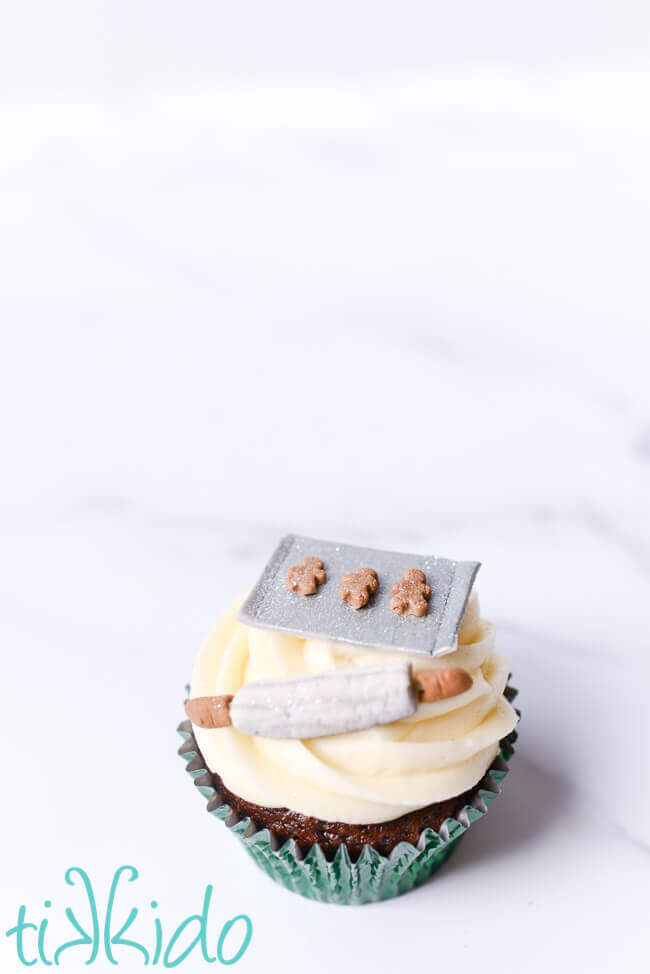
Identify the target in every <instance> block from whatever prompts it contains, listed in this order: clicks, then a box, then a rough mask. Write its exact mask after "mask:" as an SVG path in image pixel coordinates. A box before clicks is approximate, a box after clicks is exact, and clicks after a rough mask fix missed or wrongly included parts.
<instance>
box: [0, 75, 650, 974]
mask: <svg viewBox="0 0 650 974" xmlns="http://www.w3.org/2000/svg"><path fill="white" fill-rule="evenodd" d="M648 80H650V79H649V78H648V76H647V72H646V73H644V72H643V71H642V70H641V69H639V71H638V72H634V71H630V70H614V69H608V70H602V69H595V68H593V69H592V68H584V69H583V70H582V71H575V72H573V73H570V74H561V73H560V74H558V73H553V72H548V73H546V74H537V75H531V74H525V73H517V72H516V71H514V72H512V73H511V74H508V75H507V76H501V75H499V76H496V75H494V74H491V73H489V72H488V73H486V74H485V75H472V76H471V77H469V76H465V75H459V74H453V73H451V74H442V75H427V74H425V75H422V76H419V77H418V78H417V79H410V78H401V79H400V78H396V79H388V80H383V81H381V83H380V82H376V83H375V82H361V81H358V82H353V81H348V82H345V83H344V82H342V81H341V82H336V83H326V82H318V81H315V80H311V81H309V82H305V83H304V84H301V85H298V84H288V83H286V84H285V83H283V82H280V81H277V80H276V81H271V82H269V83H266V84H261V83H259V84H258V83H250V84H248V83H244V82H241V83H238V84H235V83H232V84H229V85H224V86H222V87H215V88H214V89H211V90H203V91H200V92H197V91H194V92H181V93H179V92H175V91H171V92H169V91H157V92H154V93H149V94H143V95H142V96H138V97H136V98H134V99H132V100H130V101H128V103H126V102H123V103H119V104H117V103H115V102H106V101H101V100H95V101H93V100H85V99H84V98H83V97H81V96H79V97H76V98H67V99H66V98H58V99H56V98H55V99H53V100H49V101H48V100H46V99H44V98H41V99H38V98H32V99H31V100H29V101H27V102H24V103H20V104H19V103H18V102H11V101H10V102H9V103H8V104H7V105H6V106H5V107H4V108H3V109H2V110H1V111H0V115H1V118H2V128H3V132H4V133H5V135H6V136H7V139H6V142H5V148H6V151H3V156H2V159H0V173H1V176H2V178H1V179H0V205H1V207H2V212H3V220H2V226H1V227H0V238H1V239H0V244H1V247H2V255H3V257H2V259H3V267H4V273H3V284H2V299H1V300H2V314H1V317H2V318H3V319H4V321H5V323H8V324H9V325H10V330H9V336H8V337H9V340H8V343H7V344H6V346H5V351H4V353H3V356H2V360H1V362H0V370H1V373H2V382H1V383H0V400H1V403H2V424H3V461H4V462H3V474H2V482H1V485H0V493H1V496H2V500H3V507H2V514H1V522H0V523H1V525H2V566H3V567H2V578H1V585H0V600H1V603H2V613H1V617H2V641H3V652H2V662H1V664H0V665H1V666H2V671H1V673H2V685H3V695H2V700H3V709H4V716H5V728H6V735H7V737H6V745H5V762H4V771H3V789H2V791H3V802H2V818H3V825H4V827H3V828H2V830H1V841H2V862H3V883H2V891H1V892H0V910H1V917H2V922H3V930H6V929H7V928H8V927H9V925H10V923H11V922H13V920H14V918H15V910H16V909H17V906H18V904H19V903H27V904H28V905H30V906H31V907H33V908H34V909H41V908H42V901H43V899H44V898H45V897H47V896H50V897H52V899H53V900H55V901H57V902H58V903H60V902H61V901H62V889H63V873H64V870H65V869H66V868H67V867H69V866H71V865H84V866H85V868H87V869H88V870H89V871H90V872H91V873H92V874H93V876H94V877H95V878H96V882H97V883H98V884H103V886H105V885H106V884H107V883H108V882H109V881H110V876H111V874H112V870H113V869H114V868H115V867H116V866H118V865H121V864H123V863H129V862H133V863H134V864H135V865H137V866H138V868H139V869H140V871H141V877H142V878H141V880H140V882H141V884H142V889H143V890H144V891H146V892H143V893H142V899H143V902H144V903H145V905H146V901H147V899H148V897H150V896H154V895H155V897H156V898H157V900H158V901H159V902H160V904H161V913H162V912H164V914H165V916H166V917H168V918H169V922H170V923H171V922H172V921H171V918H173V917H179V916H183V915H187V913H188V912H190V911H192V910H198V909H199V907H200V901H201V897H202V891H203V888H204V886H205V884H206V883H208V882H215V883H216V884H217V894H216V896H217V900H216V903H217V909H216V912H217V915H218V916H219V917H220V918H221V919H222V920H225V919H227V918H229V917H230V916H232V915H233V914H234V913H237V912H246V913H248V914H249V915H250V916H251V918H252V920H253V923H254V927H255V931H254V936H253V942H252V945H251V948H250V950H249V953H248V955H247V956H246V957H245V958H244V959H243V960H242V961H241V963H240V964H239V965H238V966H239V969H241V970H242V971H244V970H246V971H259V970H263V969H266V970H278V971H280V970H282V971H283V972H298V971H301V970H304V969H309V970H312V971H314V972H316V971H318V972H320V971H323V972H325V971H330V970H331V969H332V962H331V954H332V951H333V950H334V951H335V952H336V968H337V969H338V970H340V971H341V972H342V974H347V972H357V971H360V970H371V969H373V970H378V971H384V970H386V971H388V970H390V971H395V970H398V969H400V967H404V968H405V969H407V970H408V969H413V970H418V969H420V968H421V967H422V966H424V965H425V964H426V966H427V967H429V966H432V967H433V966H434V961H435V967H436V968H442V967H443V966H444V967H445V968H447V967H448V968H449V969H450V970H454V971H455V972H462V971H468V972H469V971H472V972H474V971H476V970H481V971H484V972H492V971H493V972H502V971H504V970H509V969H515V968H516V969H517V970H519V971H526V972H528V971H530V972H538V971H539V972H542V971H547V970H549V969H553V970H556V971H562V972H564V971H589V972H596V971H605V970H620V971H625V972H637V971H639V972H640V971H646V970H647V967H648V961H649V959H650V958H649V954H650V941H649V933H648V887H649V880H650V855H649V852H650V814H649V811H648V809H649V808H650V793H649V791H650V767H649V762H650V757H649V742H650V718H649V716H648V707H647V701H646V697H647V688H648V685H649V681H650V663H649V660H650V653H649V650H650V646H649V644H648V621H647V617H648V608H649V597H648V592H649V588H648V586H649V581H650V518H649V516H648V515H649V510H648V496H649V493H650V401H649V396H648V358H649V355H650V336H649V333H648V295H647V266H648V256H649V254H648V241H647V236H646V234H647V226H648V193H647V171H648V164H649V162H650V152H649V147H648V139H647V129H645V130H644V129H642V128H640V127H639V126H638V125H637V124H636V119H637V118H639V117H643V114H642V112H643V109H642V96H641V93H642V92H643V91H644V90H647V82H648ZM644 275H645V279H644ZM286 531H296V532H304V533H306V534H312V535H315V536H322V537H331V538H335V539H342V540H347V541H350V542H354V543H357V544H362V545H365V544H368V545H377V546H381V547H393V548H397V549H404V550H407V551H408V550H415V551H417V550H421V551H424V552H429V551H435V552H437V553H439V554H441V555H444V556H449V557H456V558H464V559H472V558H478V559H480V560H481V561H482V563H483V568H482V570H481V573H480V579H479V591H480V594H481V600H482V605H483V610H484V614H485V615H486V616H487V617H488V618H490V619H492V620H494V621H495V622H496V623H497V625H498V646H499V647H500V649H501V650H502V651H504V652H505V653H507V654H508V655H509V656H510V657H511V659H512V669H513V674H514V683H515V684H516V685H517V686H518V687H519V688H520V697H519V701H518V702H519V705H520V707H521V709H522V712H523V719H522V723H521V727H520V732H521V734H520V741H519V746H518V750H517V754H516V756H515V759H514V761H513V763H512V772H511V774H510V775H509V777H508V779H507V780H506V782H505V787H504V792H503V794H502V796H501V797H499V799H498V800H497V801H496V802H495V803H494V804H493V805H492V807H491V809H490V812H489V814H488V816H487V817H486V818H485V819H484V820H483V821H481V822H480V823H478V824H477V825H476V826H474V827H473V828H472V830H471V832H470V833H469V835H468V836H467V838H466V839H465V841H464V843H463V844H462V845H461V846H460V847H459V849H458V852H457V853H456V854H455V857H454V859H453V860H452V861H451V862H450V863H449V865H448V866H447V867H446V868H445V869H444V870H443V871H442V872H441V873H440V874H439V876H438V877H437V878H436V879H435V880H434V881H433V882H432V883H430V884H428V885H426V886H424V887H423V888H421V889H420V890H418V891H416V892H414V893H412V894H409V895H408V896H406V897H402V898H401V899H398V900H394V901H391V902H389V903H386V904H381V905H377V906H373V907H366V908H363V909H341V908H336V907H328V906H323V905H317V904H312V903H310V902H307V901H303V900H302V899H300V898H299V897H296V896H291V894H289V893H286V892H284V891H283V890H281V889H279V888H275V887H274V886H273V885H272V884H271V883H270V882H269V881H268V880H267V879H266V878H265V877H263V876H262V875H261V874H258V873H257V871H256V870H255V867H254V865H253V864H252V863H249V861H248V860H247V858H246V857H245V856H244V854H243V853H242V852H241V851H240V849H239V848H238V846H237V845H236V844H235V842H234V841H233V840H232V839H230V838H229V837H228V836H227V835H226V834H225V831H224V830H223V828H221V827H220V826H219V825H218V824H217V823H216V822H214V821H212V820H211V819H210V818H209V817H208V816H207V815H206V814H205V812H204V811H203V810H202V807H201V801H200V799H199V797H198V795H196V794H194V793H193V789H192V787H191V784H190V781H189V779H188V778H187V777H186V776H185V775H184V773H183V770H182V766H181V762H180V761H179V759H178V758H177V757H176V754H175V750H176V747H177V745H178V742H177V739H176V736H175V727H176V724H177V723H178V720H179V719H180V717H181V704H182V694H183V685H184V683H185V681H186V680H187V679H188V677H189V673H190V668H191V665H192V661H193V657H194V654H195V652H196V649H197V647H198V645H199V642H200V640H201V638H202V636H203V635H204V634H205V633H206V631H207V630H208V629H209V628H210V626H211V625H212V623H213V621H214V619H215V617H216V616H217V615H218V614H219V613H220V612H221V610H222V609H223V607H224V606H225V605H227V604H228V603H229V601H230V600H231V599H232V598H233V597H234V596H236V595H237V594H239V593H240V592H243V591H245V589H246V588H247V586H249V585H250V584H251V582H252V581H253V580H254V579H255V578H256V577H257V574H258V573H259V571H260V569H261V566H262V564H263V562H264V560H265V558H266V556H267V554H268V552H269V551H270V550H271V548H272V547H273V545H274V544H275V542H276V540H277V539H278V537H279V536H280V535H281V534H282V533H284V532H286ZM55 906H56V903H55ZM0 941H1V942H0V952H5V951H9V947H8V941H7V940H6V938H5V937H4V936H3V937H2V938H0ZM2 956H3V957H4V956H5V954H4V953H2ZM12 963H16V962H15V957H14V959H13V960H12V958H11V955H10V954H9V953H8V954H7V960H6V961H5V962H4V963H3V970H4V969H5V966H6V965H8V966H6V969H8V970H13V969H14V968H13V967H11V964H12ZM125 963H128V962H126V961H125ZM132 963H136V962H132ZM137 963H139V961H138V962H137ZM69 966H70V969H76V968H75V965H74V963H73V961H72V960H71V961H70V965H69ZM201 966H202V965H201V964H200V963H199V962H198V961H197V962H196V966H192V968H191V969H192V970H197V971H198V970H200V969H201ZM96 967H97V968H100V969H101V967H102V962H101V961H98V962H97V964H96ZM16 969H18V968H16ZM79 969H80V968H79ZM107 969H108V965H107ZM128 969H131V968H128ZM134 969H135V968H134Z"/></svg>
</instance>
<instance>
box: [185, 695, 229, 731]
mask: <svg viewBox="0 0 650 974" xmlns="http://www.w3.org/2000/svg"><path fill="white" fill-rule="evenodd" d="M232 697H233V695H232V693H225V694H223V696H221V697H194V699H193V700H186V701H185V713H186V714H187V716H188V717H189V718H190V720H191V721H192V723H193V724H194V725H195V726H196V727H230V726H231V724H232V721H231V719H230V701H231V700H232Z"/></svg>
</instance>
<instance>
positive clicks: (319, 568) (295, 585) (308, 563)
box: [284, 555, 327, 595]
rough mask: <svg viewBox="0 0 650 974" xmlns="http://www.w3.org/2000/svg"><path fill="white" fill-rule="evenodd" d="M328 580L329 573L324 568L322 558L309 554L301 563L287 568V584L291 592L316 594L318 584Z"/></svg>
mask: <svg viewBox="0 0 650 974" xmlns="http://www.w3.org/2000/svg"><path fill="white" fill-rule="evenodd" d="M326 581H327V575H326V574H325V571H324V569H323V562H322V561H321V560H320V558H314V557H313V556H311V555H309V556H307V558H303V560H302V561H301V562H300V564H299V565H291V567H290V568H287V577H286V580H285V583H284V584H285V585H286V586H287V588H288V589H289V591H290V592H297V593H298V595H315V594H316V592H317V591H318V586H319V585H322V584H323V583H324V582H326Z"/></svg>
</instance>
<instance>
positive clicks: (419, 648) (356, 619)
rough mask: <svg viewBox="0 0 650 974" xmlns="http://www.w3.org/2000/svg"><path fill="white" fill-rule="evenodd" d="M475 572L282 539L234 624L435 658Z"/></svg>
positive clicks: (440, 561) (468, 566) (452, 636)
mask: <svg viewBox="0 0 650 974" xmlns="http://www.w3.org/2000/svg"><path fill="white" fill-rule="evenodd" d="M479 567H480V563H479V562H477V561H451V560H449V559H447V558H437V557H435V556H434V555H406V554H402V553H400V552H397V551H379V550H377V549H374V548H360V547H356V546H355V545H346V544H337V543H336V542H334V541H321V540H318V539H316V538H304V537H300V536H298V535H295V534H289V535H287V536H286V537H285V538H283V539H282V541H281V542H280V544H279V545H278V547H277V548H276V549H275V551H274V552H273V554H272V555H271V558H270V559H269V561H268V563H267V565H266V568H265V569H264V571H263V572H262V575H261V577H260V579H259V580H258V582H257V584H256V585H255V587H254V588H253V590H252V592H251V593H250V594H249V596H248V598H247V599H246V601H245V602H244V604H243V605H242V607H241V609H240V610H239V613H238V616H237V618H238V619H239V620H240V621H241V622H244V623H245V624H246V625H247V626H257V627H259V628H261V629H278V630H280V631H282V632H287V633H290V634H292V635H294V636H301V637H302V638H309V637H312V638H316V639H326V640H335V641H338V642H344V643H352V644H353V645H357V646H368V647H370V648H372V649H384V650H390V651H391V652H396V651H402V652H405V653H422V654H425V655H427V656H441V655H443V654H444V653H449V652H452V651H453V650H454V649H455V648H456V646H457V644H458V630H459V628H460V623H461V620H462V618H463V613H464V612H465V606H466V605H467V600H468V598H469V594H470V592H471V589H472V585H473V583H474V579H475V577H476V573H477V572H478V570H479Z"/></svg>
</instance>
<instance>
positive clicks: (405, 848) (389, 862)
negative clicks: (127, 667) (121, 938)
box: [178, 686, 517, 905]
mask: <svg viewBox="0 0 650 974" xmlns="http://www.w3.org/2000/svg"><path fill="white" fill-rule="evenodd" d="M516 695H517V690H515V689H514V688H513V687H510V686H508V687H507V688H506V690H505V696H506V698H507V699H508V700H509V701H512V700H514V698H515V696H516ZM178 732H179V734H180V735H181V737H182V738H183V740H184V743H183V744H182V745H181V747H180V748H179V750H178V753H179V754H180V756H181V757H182V758H183V759H184V760H185V761H186V762H187V765H186V770H187V772H188V773H189V774H190V775H191V776H192V778H193V779H194V784H195V785H196V787H197V788H198V790H199V791H200V792H201V794H202V795H203V797H204V798H205V799H206V800H207V808H208V811H209V812H210V814H211V815H214V816H215V817H216V818H219V819H221V821H222V822H224V823H225V825H226V826H227V828H228V829H229V830H230V832H231V833H232V834H233V835H236V836H237V838H238V839H240V841H241V843H242V845H243V846H244V848H245V849H246V851H247V852H248V853H249V855H251V856H252V857H253V859H254V860H255V862H256V863H257V865H258V866H259V867H260V868H261V869H263V870H264V872H265V873H267V875H268V876H270V877H271V879H273V880H275V882H276V883H280V884H281V885H282V886H284V887H285V888H286V889H288V890H291V891H292V892H293V893H300V895H302V896H306V897H308V898H309V899H312V900H320V901H322V902H325V903H338V904H341V905H352V904H362V903H376V902H378V901H379V900H387V899H390V898H391V897H393V896H400V895H401V894H402V893H406V892H408V891H409V890H410V889H413V888H414V887H416V886H419V885H420V884H421V883H423V882H425V880H427V879H428V878H429V877H430V876H432V875H433V874H434V873H435V872H436V870H437V869H439V868H440V866H441V865H442V864H443V862H444V861H445V859H447V858H448V857H449V856H450V855H451V853H452V852H453V850H454V849H455V848H456V846H457V845H458V843H459V841H460V840H461V838H462V837H463V835H464V834H465V833H466V832H467V830H468V829H469V827H470V825H472V823H473V822H475V821H476V820H477V819H479V818H482V817H483V815H485V813H486V812H487V807H488V805H489V804H490V802H491V801H492V800H493V799H494V798H496V796H497V795H498V794H499V792H500V790H501V787H500V786H501V782H502V781H503V779H504V778H505V776H506V774H507V773H508V762H509V761H510V758H511V757H512V755H513V754H514V743H515V741H516V740H517V732H516V731H512V733H510V734H508V736H507V737H505V738H504V739H503V740H502V741H501V748H500V752H499V754H498V755H497V757H496V758H495V759H494V761H493V762H492V764H491V765H490V767H489V768H488V771H487V772H486V774H485V775H484V776H483V778H482V779H481V781H480V782H479V783H478V784H477V786H476V790H475V791H474V793H473V795H472V799H471V801H470V803H468V804H467V805H465V806H464V807H463V808H462V809H461V811H460V812H458V814H457V815H456V816H455V817H454V818H448V819H446V820H445V822H443V824H442V826H441V827H440V829H439V830H438V831H434V830H433V829H430V828H427V829H424V830H423V831H422V832H421V833H420V837H419V839H418V841H417V843H416V844H415V845H413V844H412V843H410V842H400V843H398V845H396V846H395V848H394V849H393V850H392V852H391V853H390V854H389V855H387V856H385V855H383V854H382V853H380V852H377V850H376V849H374V848H373V847H372V846H369V845H366V846H364V847H363V851H362V852H361V855H360V856H359V857H358V858H357V859H356V861H355V862H353V861H352V860H351V859H350V855H349V853H348V850H347V847H346V846H345V844H344V843H342V844H341V845H340V846H339V848H338V849H337V852H336V855H335V857H334V859H333V860H328V859H327V858H326V856H325V854H324V853H323V851H322V849H321V847H320V846H319V845H318V844H314V845H312V846H311V848H310V849H309V851H308V852H307V853H306V854H305V853H303V851H302V850H301V849H300V848H299V846H298V844H297V843H296V841H295V839H288V840H286V841H284V842H283V843H280V842H279V841H278V839H277V838H276V837H275V836H274V835H272V834H271V832H270V831H269V829H268V828H258V827H257V825H256V824H255V822H254V821H252V820H251V818H249V817H246V818H239V816H238V815H237V814H236V813H235V812H233V810H232V809H231V808H230V806H229V805H227V804H226V803H225V802H224V801H223V798H222V796H221V795H220V794H219V792H218V791H217V790H216V789H215V788H214V787H213V786H212V780H213V779H212V775H211V774H210V772H209V770H208V769H207V768H206V767H205V763H204V761H203V757H202V756H201V753H200V751H199V748H198V745H197V743H196V740H195V738H194V734H193V732H192V724H191V722H190V721H189V720H185V721H183V722H182V723H181V724H180V725H179V727H178Z"/></svg>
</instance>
